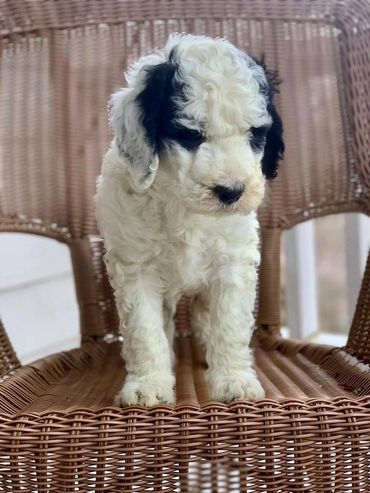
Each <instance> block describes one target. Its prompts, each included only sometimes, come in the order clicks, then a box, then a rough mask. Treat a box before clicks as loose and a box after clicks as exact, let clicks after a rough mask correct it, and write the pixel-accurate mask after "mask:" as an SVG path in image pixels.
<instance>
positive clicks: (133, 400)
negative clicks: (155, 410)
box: [114, 373, 175, 407]
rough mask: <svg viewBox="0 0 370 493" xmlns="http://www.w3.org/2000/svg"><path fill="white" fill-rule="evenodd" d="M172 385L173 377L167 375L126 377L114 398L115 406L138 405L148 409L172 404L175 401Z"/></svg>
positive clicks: (153, 374)
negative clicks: (158, 405)
mask: <svg viewBox="0 0 370 493" xmlns="http://www.w3.org/2000/svg"><path fill="white" fill-rule="evenodd" d="M174 383H175V378H174V376H173V375H171V374H167V373H166V374H162V373H152V374H151V375H143V376H137V375H127V378H126V381H125V384H124V386H123V389H122V390H121V391H120V392H119V394H118V395H117V396H116V398H115V401H114V402H115V405H116V406H120V407H124V406H130V405H135V404H139V405H142V406H147V407H150V406H156V405H157V404H163V403H166V404H170V403H173V402H174V401H175V396H174V392H173V386H174Z"/></svg>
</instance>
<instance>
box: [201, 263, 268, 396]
mask: <svg viewBox="0 0 370 493" xmlns="http://www.w3.org/2000/svg"><path fill="white" fill-rule="evenodd" d="M256 278H257V275H256V268H255V266H254V265H252V264H248V265H246V266H240V265H237V266H230V267H229V268H228V269H227V272H224V275H222V273H220V276H219V277H218V279H216V280H214V281H213V282H212V283H211V286H210V291H209V300H210V316H211V330H210V332H209V337H208V341H207V346H206V359H207V363H208V370H207V372H206V378H207V382H208V384H209V386H210V391H211V396H212V398H213V399H215V400H220V401H224V402H229V401H232V400H236V399H246V400H257V399H262V398H263V397H264V390H263V388H262V386H261V384H260V383H259V381H258V379H257V376H256V372H255V370H254V369H253V368H252V363H253V356H252V351H251V349H250V348H249V342H250V338H251V333H252V328H253V325H254V318H253V306H254V299H255V289H256Z"/></svg>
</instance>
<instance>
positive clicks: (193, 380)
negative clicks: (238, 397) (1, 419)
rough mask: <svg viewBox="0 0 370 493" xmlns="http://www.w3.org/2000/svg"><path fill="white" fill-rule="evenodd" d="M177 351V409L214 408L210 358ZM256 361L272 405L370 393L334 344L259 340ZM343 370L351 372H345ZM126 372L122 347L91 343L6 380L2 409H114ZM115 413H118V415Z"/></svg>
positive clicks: (188, 348)
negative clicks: (208, 370) (208, 368)
mask: <svg viewBox="0 0 370 493" xmlns="http://www.w3.org/2000/svg"><path fill="white" fill-rule="evenodd" d="M175 347H176V354H177V358H178V364H177V378H176V382H177V385H176V392H177V403H176V405H177V406H181V405H192V406H195V407H201V406H206V405H209V404H214V402H213V401H211V400H210V397H209V393H208V388H207V385H206V383H205V380H204V370H205V368H206V365H205V362H204V357H203V356H202V352H201V350H200V348H199V346H198V345H197V343H196V341H195V340H194V338H193V337H178V338H177V341H176V346H175ZM255 357H256V364H255V366H256V369H257V371H258V375H259V377H260V379H261V381H262V382H263V386H264V388H265V390H266V399H267V400H270V399H271V400H274V401H283V400H287V401H295V400H301V401H304V402H306V401H309V400H310V399H318V400H328V399H332V398H334V397H337V396H342V397H343V398H348V399H355V398H356V397H358V396H360V395H366V394H367V393H368V392H369V391H370V380H369V379H367V378H363V380H361V373H360V372H359V370H358V369H357V370H356V363H358V361H357V362H356V361H355V359H354V358H350V359H348V358H346V357H345V353H344V351H338V349H336V348H333V347H330V346H326V347H325V346H318V345H316V344H307V343H301V342H293V341H290V340H285V339H280V338H277V339H276V340H275V341H274V343H272V340H271V338H268V341H265V343H263V342H259V343H258V345H257V348H256V350H255ZM338 366H342V368H343V370H344V371H343V372H341V373H339V374H338V369H337V368H338ZM124 371H125V370H124V364H123V362H122V358H121V356H120V344H119V343H117V342H114V343H112V344H106V343H95V342H91V343H87V344H85V345H84V346H83V347H82V348H78V349H74V350H72V351H66V352H64V353H60V354H56V355H52V356H50V357H48V358H45V359H42V360H39V361H37V362H35V363H33V364H30V365H27V366H25V367H24V368H22V369H21V370H19V371H18V372H17V373H16V374H15V375H14V377H13V378H9V379H7V380H6V382H4V384H3V386H2V395H1V397H0V405H1V409H3V410H4V411H7V412H9V413H12V414H14V413H19V412H22V413H23V412H25V413H41V412H45V411H47V412H52V411H58V412H65V411H68V412H72V411H76V410H78V409H90V410H98V409H100V408H102V407H113V406H112V402H113V399H114V396H115V394H116V393H117V392H118V390H119V389H120V387H121V386H122V379H123V377H124ZM10 396H12V398H11V397H10ZM163 407H164V408H167V409H172V406H163ZM220 407H221V408H222V407H225V409H227V406H222V405H221V406H220ZM131 409H132V408H131ZM138 409H140V407H138ZM141 409H142V410H143V409H144V408H141ZM111 411H112V414H113V415H114V413H115V412H117V410H111Z"/></svg>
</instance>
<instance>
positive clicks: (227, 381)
mask: <svg viewBox="0 0 370 493" xmlns="http://www.w3.org/2000/svg"><path fill="white" fill-rule="evenodd" d="M206 379H207V382H208V385H209V387H210V391H211V397H212V399H214V400H216V401H221V402H231V401H235V400H246V401H257V400H259V399H263V398H264V397H265V391H264V390H263V388H262V385H261V384H260V382H259V380H258V378H257V375H256V374H255V371H254V370H253V369H250V370H246V371H230V372H227V373H226V372H217V371H208V372H206Z"/></svg>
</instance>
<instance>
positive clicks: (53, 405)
mask: <svg viewBox="0 0 370 493" xmlns="http://www.w3.org/2000/svg"><path fill="white" fill-rule="evenodd" d="M369 26H370V6H369V3H368V0H248V1H243V0H228V1H227V2H225V1H223V0H222V1H221V0H201V1H195V0H186V1H181V0H148V1H143V0H105V1H99V0H63V1H58V0H46V1H41V0H34V1H29V2H24V1H21V0H0V108H1V116H2V118H1V120H0V186H1V188H0V231H20V232H29V233H36V234H40V235H45V236H48V237H51V238H54V239H57V240H59V241H62V242H64V243H66V244H67V245H68V246H69V247H70V251H71V257H72V263H73V269H74V274H75V281H76V293H77V299H78V302H79V306H80V319H81V335H82V345H81V348H77V349H74V350H72V351H68V352H65V353H59V354H56V355H52V356H49V357H47V358H44V359H42V360H40V361H37V362H35V363H33V364H31V365H27V366H25V367H21V368H19V362H18V360H17V358H16V355H15V353H14V351H13V350H12V348H11V345H10V343H9V340H8V338H7V336H6V335H5V332H4V330H3V327H2V326H0V374H1V375H2V376H5V377H6V378H4V379H3V380H2V381H1V382H0V491H5V492H12V493H15V492H17V493H18V492H23V491H25V492H29V491H38V492H49V491H50V492H51V491H54V492H56V493H60V492H72V491H80V492H92V491H94V492H103V491H108V492H112V493H113V492H116V491H117V492H133V491H138V492H143V491H169V492H175V491H181V492H189V493H190V492H191V493H196V492H199V493H200V492H212V493H213V492H221V493H223V492H225V493H226V492H231V491H241V492H243V493H246V492H248V493H249V492H250V493H255V492H266V491H269V492H270V491H271V492H272V491H273V492H277V493H279V492H280V493H290V492H303V491H304V492H309V493H329V492H330V493H332V492H340V493H342V492H343V493H355V492H356V493H357V492H368V491H370V468H369V463H368V455H369V450H370V443H369V441H370V409H369V405H370V397H369V396H370V374H369V372H370V367H369V366H368V362H369V359H370V349H369V348H370V344H369V338H368V334H369V329H370V326H369V321H370V315H369V313H370V260H369V262H368V266H367V271H366V275H365V278H364V282H363V285H362V290H361V294H360V298H359V302H358V306H357V310H356V315H355V317H354V320H353V324H352V328H351V331H350V335H349V339H348V343H347V346H346V347H345V348H343V349H339V348H333V347H328V346H322V345H315V344H312V343H308V342H297V341H291V340H284V339H282V338H281V337H280V336H279V333H278V329H279V315H280V301H279V287H280V265H279V263H280V262H279V256H280V238H281V232H282V230H284V229H287V228H290V227H292V226H293V225H295V224H297V223H298V222H300V221H304V220H307V219H311V218H314V217H319V216H323V215H325V214H332V213H338V212H346V211H359V212H364V213H366V214H370V161H369V154H368V153H369V148H370V119H369V113H370V110H369V101H370V72H369V53H370V27H369ZM172 31H187V32H193V33H199V34H204V33H206V34H209V35H212V36H226V37H228V38H229V39H230V40H231V41H232V42H233V43H235V44H236V45H237V46H239V47H240V48H241V49H245V50H246V51H248V52H249V53H251V54H252V55H256V56H260V55H261V54H262V53H264V54H265V55H266V62H267V64H268V65H269V66H270V67H271V68H276V69H278V70H279V72H280V75H281V78H282V79H283V84H282V87H281V94H280V96H279V101H278V103H279V106H280V112H281V114H282V117H283V120H284V123H285V137H286V143H287V149H286V156H285V159H284V163H283V165H282V167H281V172H280V174H279V177H278V179H277V180H276V181H274V182H273V183H272V184H271V185H270V187H269V190H268V194H267V197H266V200H265V205H264V207H263V208H262V209H261V211H260V218H261V224H262V227H261V239H262V265H261V272H260V292H259V303H258V325H259V329H258V330H257V331H256V334H255V340H254V345H255V354H256V368H257V372H258V374H259V377H260V379H261V381H262V383H263V386H264V388H265V390H266V399H265V400H263V401H261V402H258V403H250V402H238V403H232V404H229V405H224V404H220V403H216V402H212V401H210V399H209V394H208V389H207V386H206V385H205V381H204V370H205V363H204V357H203V355H202V354H201V352H200V350H199V348H197V346H196V343H195V341H194V340H193V338H192V336H191V327H190V324H189V320H188V307H187V301H186V300H182V302H181V303H180V305H179V307H178V313H177V331H178V335H179V337H178V338H177V340H176V352H177V359H178V366H177V375H176V392H177V402H176V405H175V406H173V407H171V406H157V407H154V408H152V409H143V408H136V407H133V408H128V409H123V410H119V409H118V408H114V407H112V401H113V396H114V394H115V393H116V391H117V390H118V387H119V385H120V384H121V383H122V379H123V377H124V373H125V369H124V365H123V363H122V361H121V358H120V356H119V343H118V342H113V343H111V344H108V343H107V342H103V341H104V338H105V340H106V341H107V340H111V339H112V337H111V338H107V337H106V336H107V335H109V334H114V333H116V332H117V327H118V319H117V314H116V310H115V303H114V299H113V295H112V292H111V289H110V286H109V282H108V279H107V276H106V273H105V269H104V265H103V262H102V254H103V246H102V242H101V240H100V239H99V237H98V236H97V229H96V223H95V219H94V211H93V202H92V198H93V195H94V191H95V179H96V176H97V174H98V173H99V169H100V161H101V155H102V153H103V152H104V151H105V150H106V148H107V145H108V142H109V140H110V133H109V129H108V126H107V123H106V121H107V117H106V103H107V99H108V96H109V94H110V93H111V92H113V90H116V89H117V88H118V87H119V86H120V85H121V84H122V72H123V70H124V69H125V68H126V67H127V66H128V65H129V64H130V63H131V62H132V61H133V60H135V59H136V58H137V57H138V56H140V55H141V54H143V53H144V52H147V51H148V50H149V49H152V48H153V47H154V46H160V45H163V44H164V42H165V40H166V38H167V36H168V34H169V33H170V32H172ZM272 329H274V330H272Z"/></svg>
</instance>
